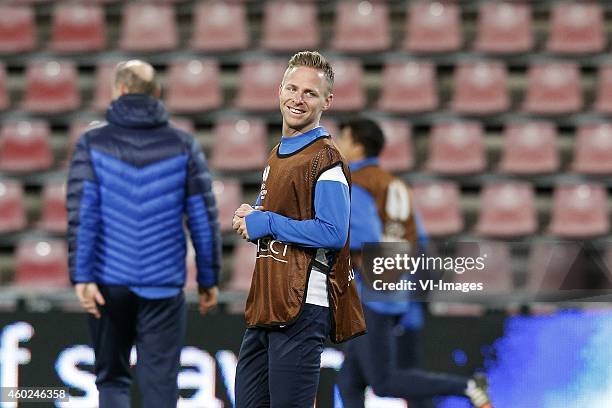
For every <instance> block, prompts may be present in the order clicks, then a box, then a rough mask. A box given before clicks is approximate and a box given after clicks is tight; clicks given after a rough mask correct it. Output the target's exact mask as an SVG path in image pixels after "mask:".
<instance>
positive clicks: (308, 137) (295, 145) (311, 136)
mask: <svg viewBox="0 0 612 408" xmlns="http://www.w3.org/2000/svg"><path fill="white" fill-rule="evenodd" d="M328 135H329V132H328V131H327V130H326V129H325V128H324V127H323V126H318V127H316V128H314V129H311V130H309V131H308V132H306V133H302V134H301V135H298V136H291V137H288V136H283V137H282V138H281V141H280V147H279V149H278V151H279V153H280V154H291V153H293V152H295V151H296V150H299V149H301V148H302V147H304V146H306V145H307V144H309V143H311V142H312V141H314V140H316V139H318V138H320V137H322V136H328Z"/></svg>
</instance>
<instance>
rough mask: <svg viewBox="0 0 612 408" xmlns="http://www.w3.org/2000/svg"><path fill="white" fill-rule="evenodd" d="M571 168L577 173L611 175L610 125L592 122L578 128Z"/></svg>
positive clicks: (611, 138) (611, 133) (611, 144)
mask: <svg viewBox="0 0 612 408" xmlns="http://www.w3.org/2000/svg"><path fill="white" fill-rule="evenodd" d="M572 169H573V170H574V171H577V172H578V173H584V174H593V175H612V125H611V124H609V123H594V124H588V125H582V126H580V127H579V128H578V136H577V138H576V145H575V146H574V161H573V163H572Z"/></svg>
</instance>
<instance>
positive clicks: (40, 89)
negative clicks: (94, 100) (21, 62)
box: [23, 61, 81, 113]
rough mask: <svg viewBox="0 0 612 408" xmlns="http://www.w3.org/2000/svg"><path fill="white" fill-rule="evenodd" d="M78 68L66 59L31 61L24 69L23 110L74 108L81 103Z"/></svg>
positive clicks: (68, 109)
mask: <svg viewBox="0 0 612 408" xmlns="http://www.w3.org/2000/svg"><path fill="white" fill-rule="evenodd" d="M78 75H79V74H78V71H77V69H76V67H75V65H74V63H73V62H69V61H33V62H30V63H29V64H28V68H27V72H26V89H25V97H24V101H23V109H25V110H26V111H28V112H36V113H60V112H68V111H72V110H75V109H77V108H78V107H79V105H80V103H81V96H80V94H79V89H78Z"/></svg>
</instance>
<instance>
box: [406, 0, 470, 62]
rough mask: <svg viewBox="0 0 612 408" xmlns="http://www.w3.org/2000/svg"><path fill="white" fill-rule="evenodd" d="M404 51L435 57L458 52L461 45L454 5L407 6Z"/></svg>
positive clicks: (457, 11) (424, 2)
mask: <svg viewBox="0 0 612 408" xmlns="http://www.w3.org/2000/svg"><path fill="white" fill-rule="evenodd" d="M408 7H409V10H408V15H409V17H408V18H407V19H406V26H405V28H404V32H405V33H406V37H405V39H404V49H405V50H407V51H411V52H423V53H435V52H449V51H457V50H459V49H460V48H461V44H462V41H463V38H462V33H461V11H460V9H459V6H458V5H457V4H453V3H450V2H439V1H429V0H426V1H419V2H415V3H409V6H408Z"/></svg>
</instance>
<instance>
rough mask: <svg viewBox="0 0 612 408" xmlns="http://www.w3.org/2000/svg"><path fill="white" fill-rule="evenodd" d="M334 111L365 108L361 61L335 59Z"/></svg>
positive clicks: (333, 63) (332, 62)
mask: <svg viewBox="0 0 612 408" xmlns="http://www.w3.org/2000/svg"><path fill="white" fill-rule="evenodd" d="M331 65H332V67H333V68H334V100H333V102H332V107H331V110H332V111H334V112H349V111H359V110H362V109H364V108H365V105H366V93H365V88H364V83H363V67H362V66H361V61H360V60H358V59H352V58H343V59H334V60H333V61H331Z"/></svg>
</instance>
